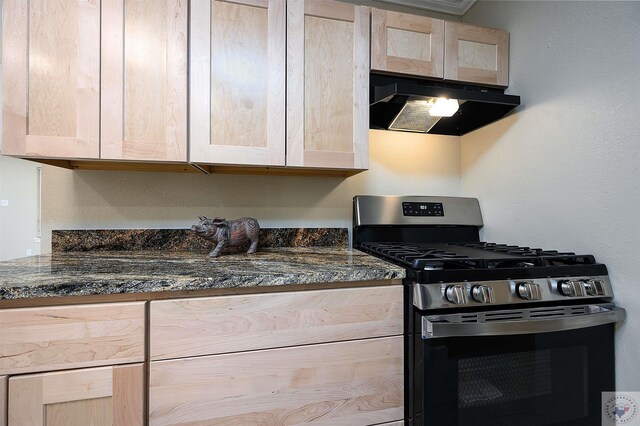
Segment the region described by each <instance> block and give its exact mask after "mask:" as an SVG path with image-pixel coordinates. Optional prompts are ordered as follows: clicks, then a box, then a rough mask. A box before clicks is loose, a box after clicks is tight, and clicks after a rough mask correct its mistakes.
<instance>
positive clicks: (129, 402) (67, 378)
mask: <svg viewBox="0 0 640 426" xmlns="http://www.w3.org/2000/svg"><path fill="white" fill-rule="evenodd" d="M143 371H144V368H143V364H135V365H127V366H118V367H112V366H109V367H100V368H91V369H83V370H69V371H61V372H53V373H40V374H32V375H24V376H16V377H11V378H10V379H9V425H16V426H18V425H26V424H29V425H47V426H62V425H77V426H83V425H89V424H90V425H112V424H113V425H120V426H134V425H142V424H143V421H142V413H143V406H142V401H143V392H144V391H143V387H142V383H143V379H142V377H143Z"/></svg>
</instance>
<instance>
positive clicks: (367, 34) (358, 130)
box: [325, 6, 371, 170]
mask: <svg viewBox="0 0 640 426" xmlns="http://www.w3.org/2000/svg"><path fill="white" fill-rule="evenodd" d="M354 27H355V28H354V29H355V39H354V42H355V46H354V61H353V62H354V71H353V79H354V81H353V154H354V159H353V164H352V166H351V168H352V169H356V170H366V169H368V168H369V69H370V67H371V55H370V53H371V49H370V48H369V47H370V46H371V31H370V29H371V9H370V8H368V7H364V6H359V7H356V20H355V22H354ZM325 164H326V163H325Z"/></svg>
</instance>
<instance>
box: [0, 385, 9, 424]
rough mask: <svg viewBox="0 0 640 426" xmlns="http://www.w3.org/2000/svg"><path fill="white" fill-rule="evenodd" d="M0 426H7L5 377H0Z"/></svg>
mask: <svg viewBox="0 0 640 426" xmlns="http://www.w3.org/2000/svg"><path fill="white" fill-rule="evenodd" d="M0 426H7V376H0Z"/></svg>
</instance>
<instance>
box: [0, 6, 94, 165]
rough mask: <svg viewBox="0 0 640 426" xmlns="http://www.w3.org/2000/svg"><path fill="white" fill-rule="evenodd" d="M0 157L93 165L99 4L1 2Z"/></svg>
mask: <svg viewBox="0 0 640 426" xmlns="http://www.w3.org/2000/svg"><path fill="white" fill-rule="evenodd" d="M2 18H3V34H4V36H3V40H2V41H3V49H2V58H3V61H2V62H3V73H2V74H3V82H2V83H3V87H4V98H3V126H2V139H3V150H2V152H3V153H4V154H8V155H18V156H32V157H49V158H56V157H57V158H94V159H95V158H98V156H99V150H100V145H99V143H100V142H99V138H100V135H99V133H100V129H99V126H100V1H99V0H93V1H68V0H4V2H3V16H2Z"/></svg>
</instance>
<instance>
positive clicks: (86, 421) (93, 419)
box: [45, 398, 113, 426]
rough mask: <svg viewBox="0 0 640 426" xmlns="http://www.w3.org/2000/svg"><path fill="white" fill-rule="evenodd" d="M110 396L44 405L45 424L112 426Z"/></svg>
mask: <svg viewBox="0 0 640 426" xmlns="http://www.w3.org/2000/svg"><path fill="white" fill-rule="evenodd" d="M112 403H113V401H112V399H111V398H96V399H89V400H86V401H68V402H59V403H57V404H49V405H46V406H45V419H46V421H45V425H46V426H87V425H91V426H112V425H113V415H112V412H113V408H112Z"/></svg>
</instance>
